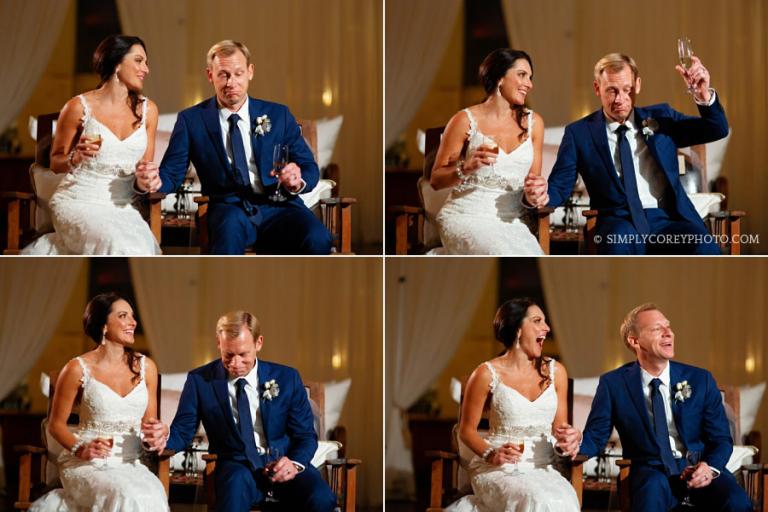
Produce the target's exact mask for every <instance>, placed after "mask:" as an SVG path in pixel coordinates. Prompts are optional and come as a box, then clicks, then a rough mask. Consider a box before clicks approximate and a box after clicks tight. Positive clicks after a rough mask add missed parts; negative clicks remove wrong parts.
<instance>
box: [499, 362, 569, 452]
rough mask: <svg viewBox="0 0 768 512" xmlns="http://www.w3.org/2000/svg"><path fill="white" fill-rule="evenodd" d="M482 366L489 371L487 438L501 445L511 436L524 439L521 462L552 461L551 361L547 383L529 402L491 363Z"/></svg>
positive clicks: (553, 399)
mask: <svg viewBox="0 0 768 512" xmlns="http://www.w3.org/2000/svg"><path fill="white" fill-rule="evenodd" d="M485 365H486V366H487V367H488V369H489V370H490V372H491V385H490V390H491V404H490V412H489V417H488V422H489V426H490V429H489V433H488V441H489V442H490V443H491V444H492V445H494V446H500V445H502V444H504V443H507V442H510V441H511V440H513V439H524V440H525V441H526V443H525V452H524V456H523V462H522V464H526V463H528V464H533V465H534V466H537V467H538V466H541V465H546V464H549V463H551V462H552V457H553V454H554V451H553V447H552V446H553V445H552V443H553V437H552V422H553V421H554V419H555V413H556V412H557V393H556V392H555V384H554V382H555V363H554V361H552V362H550V363H549V367H550V370H549V378H550V383H549V385H548V386H547V388H546V389H545V390H544V391H543V392H542V393H541V394H540V395H539V396H538V397H536V399H535V400H532V401H531V400H528V399H527V398H526V397H524V396H523V395H522V394H520V393H519V392H518V391H517V390H515V389H514V388H511V387H509V386H507V385H506V384H504V383H503V382H502V381H501V378H500V377H499V375H498V373H497V372H496V369H495V368H494V367H493V365H492V364H491V363H490V362H486V363H485Z"/></svg>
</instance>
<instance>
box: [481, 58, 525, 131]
mask: <svg viewBox="0 0 768 512" xmlns="http://www.w3.org/2000/svg"><path fill="white" fill-rule="evenodd" d="M520 59H525V60H527V61H528V65H529V66H531V80H533V62H531V57H530V55H528V54H527V53H525V52H524V51H522V50H513V49H512V48H498V49H496V50H493V51H492V52H491V53H489V54H488V55H487V56H486V57H485V59H483V62H482V63H481V64H480V71H479V73H478V75H479V77H480V84H481V85H482V86H483V90H484V91H485V97H486V98H488V97H489V96H491V95H492V94H494V92H496V88H497V87H498V86H499V80H501V79H502V78H504V75H506V74H507V71H508V70H509V68H511V67H512V66H514V65H515V62H517V61H518V60H520ZM512 108H513V110H514V111H515V121H517V125H518V126H519V127H520V128H521V129H523V134H521V137H524V136H525V133H526V130H525V129H524V128H523V117H524V115H525V113H526V107H525V105H514V106H513V107H512Z"/></svg>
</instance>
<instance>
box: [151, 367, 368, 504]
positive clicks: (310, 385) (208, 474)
mask: <svg viewBox="0 0 768 512" xmlns="http://www.w3.org/2000/svg"><path fill="white" fill-rule="evenodd" d="M304 388H305V389H306V391H307V396H309V399H310V401H311V402H312V403H314V404H315V406H316V407H315V410H316V411H317V420H318V428H319V430H320V432H325V415H324V413H323V412H324V411H325V385H324V384H322V383H320V382H309V381H307V382H305V383H304ZM339 434H341V435H339ZM337 436H338V437H337ZM341 436H343V440H344V442H346V430H344V428H343V427H336V429H334V433H333V435H332V437H333V438H334V440H338V441H340V442H341V441H342V439H340V437H341ZM342 450H344V446H342V449H341V450H340V451H339V455H341V456H342V457H343V456H344V452H343V451H342ZM163 455H166V453H164V454H163ZM168 455H172V453H168ZM203 460H204V461H205V470H204V471H203V485H204V486H205V496H206V503H207V505H208V510H209V511H214V510H216V486H215V484H214V471H215V470H216V460H217V457H216V454H213V453H208V454H205V455H203ZM361 463H362V461H360V460H359V459H347V458H339V459H330V460H326V464H327V465H328V466H329V468H330V475H329V478H328V480H329V481H328V484H329V486H330V487H331V490H332V491H333V492H334V493H335V494H336V496H337V497H338V499H339V507H340V508H341V510H342V511H343V512H354V510H355V498H356V493H357V466H359V465H360V464H361ZM323 469H325V468H322V467H321V470H323ZM322 472H323V474H325V472H324V471H322ZM253 510H257V511H258V510H263V509H260V508H256V509H253Z"/></svg>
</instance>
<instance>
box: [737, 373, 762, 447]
mask: <svg viewBox="0 0 768 512" xmlns="http://www.w3.org/2000/svg"><path fill="white" fill-rule="evenodd" d="M764 392H765V382H761V383H760V384H756V385H754V386H739V422H740V424H741V433H742V435H746V434H749V432H750V431H751V430H752V428H753V427H754V426H755V418H756V417H757V411H758V410H760V403H761V402H762V401H763V393H764Z"/></svg>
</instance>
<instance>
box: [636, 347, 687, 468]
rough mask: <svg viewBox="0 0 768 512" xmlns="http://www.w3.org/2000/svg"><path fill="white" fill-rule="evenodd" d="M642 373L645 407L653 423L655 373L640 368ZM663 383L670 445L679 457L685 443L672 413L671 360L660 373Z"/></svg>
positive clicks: (661, 386) (662, 397)
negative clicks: (652, 387) (652, 382)
mask: <svg viewBox="0 0 768 512" xmlns="http://www.w3.org/2000/svg"><path fill="white" fill-rule="evenodd" d="M640 375H641V377H642V379H643V396H644V397H645V409H646V411H648V419H650V420H651V425H653V405H651V381H652V380H653V379H655V378H656V377H654V376H653V375H651V374H650V373H648V372H647V371H645V370H644V369H643V368H640ZM658 378H659V380H660V381H661V385H660V386H659V393H661V399H662V400H663V401H664V415H665V416H666V417H667V429H669V447H670V448H672V455H673V456H674V457H675V458H676V459H679V458H680V457H682V456H683V453H684V452H685V445H684V444H683V443H682V441H680V434H679V433H678V432H677V425H675V417H674V416H673V415H672V393H671V388H670V385H669V362H667V367H666V368H664V371H663V372H661V375H659V377H658Z"/></svg>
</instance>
